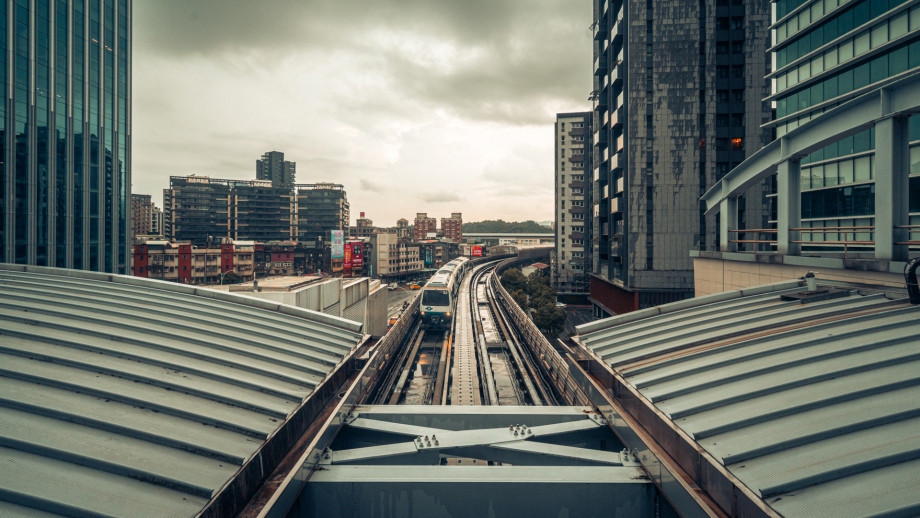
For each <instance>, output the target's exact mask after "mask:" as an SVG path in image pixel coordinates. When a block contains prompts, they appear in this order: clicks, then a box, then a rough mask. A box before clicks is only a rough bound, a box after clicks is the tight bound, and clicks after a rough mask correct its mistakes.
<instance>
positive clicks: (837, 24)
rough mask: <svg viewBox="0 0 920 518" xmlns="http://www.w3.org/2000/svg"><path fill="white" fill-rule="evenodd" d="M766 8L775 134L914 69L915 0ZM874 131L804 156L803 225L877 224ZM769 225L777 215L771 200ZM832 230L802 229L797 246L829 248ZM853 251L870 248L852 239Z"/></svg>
mask: <svg viewBox="0 0 920 518" xmlns="http://www.w3.org/2000/svg"><path fill="white" fill-rule="evenodd" d="M773 5H774V7H773V25H772V29H773V47H772V48H771V49H770V50H771V51H772V56H773V65H774V66H773V72H772V73H770V74H768V76H767V77H768V78H769V79H771V80H772V92H771V95H770V96H769V97H768V98H767V100H768V101H773V102H774V104H775V107H776V111H775V117H774V120H773V122H772V123H771V124H770V126H773V127H775V128H776V134H777V136H778V137H782V136H783V135H785V134H786V133H788V132H789V131H792V130H793V129H795V128H797V127H798V126H799V125H801V124H804V123H805V122H808V121H810V120H812V119H814V118H816V117H819V116H820V115H821V114H823V113H824V112H826V111H828V110H830V109H832V108H835V107H837V106H839V105H841V104H843V103H845V102H847V101H849V100H850V99H853V98H854V97H857V96H859V95H861V94H864V93H866V92H869V91H871V90H874V89H876V88H879V87H881V86H884V85H886V84H888V83H891V82H894V81H896V80H898V79H900V78H902V77H904V76H905V75H907V74H911V73H914V72H916V71H917V69H918V68H920V2H917V1H916V0H849V1H847V0H780V1H778V2H775V3H774V4H773ZM908 132H909V137H908V138H909V140H910V151H909V153H910V165H909V167H910V224H912V225H917V224H920V117H916V116H914V117H911V118H910V121H909V130H908ZM875 148H876V142H875V129H874V128H871V129H868V130H865V131H863V132H861V133H858V134H856V135H852V136H849V137H846V138H844V139H841V140H839V141H837V142H834V143H832V144H830V145H828V146H826V147H824V148H823V149H821V150H819V151H816V152H814V153H811V154H809V155H808V156H807V157H804V158H803V159H802V161H801V192H802V205H801V217H802V221H801V224H802V227H805V228H809V227H810V228H830V229H834V228H836V229H840V228H847V227H860V228H865V229H866V231H865V232H862V233H856V234H849V235H848V236H847V237H848V239H853V240H860V241H866V240H871V239H872V235H871V232H870V231H869V230H868V229H869V228H870V227H872V226H873V225H874V224H875V221H874V220H875V206H876V200H875ZM771 212H772V214H773V216H772V218H771V224H774V225H775V222H776V200H775V199H774V200H773V202H772V210H771ZM842 235H843V234H839V235H838V233H837V232H836V231H835V230H829V231H828V232H827V233H824V234H822V233H816V232H814V231H812V232H810V233H803V234H802V239H803V240H810V241H816V242H821V244H816V245H814V246H809V245H804V246H803V252H808V251H814V252H821V251H833V250H832V249H833V248H834V247H831V248H830V249H828V248H827V246H826V243H824V242H825V241H827V240H834V239H837V238H839V239H843V238H842V237H840V236H842ZM849 248H850V250H852V249H854V248H855V249H857V250H858V249H859V248H863V249H864V250H866V251H869V250H871V249H872V246H871V245H856V246H853V245H850V247H849Z"/></svg>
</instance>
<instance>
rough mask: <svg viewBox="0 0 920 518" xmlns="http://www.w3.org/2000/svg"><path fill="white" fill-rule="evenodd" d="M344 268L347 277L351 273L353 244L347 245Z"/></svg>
mask: <svg viewBox="0 0 920 518" xmlns="http://www.w3.org/2000/svg"><path fill="white" fill-rule="evenodd" d="M342 266H344V267H345V274H346V275H348V274H349V273H351V243H348V244H347V245H345V262H344V263H342Z"/></svg>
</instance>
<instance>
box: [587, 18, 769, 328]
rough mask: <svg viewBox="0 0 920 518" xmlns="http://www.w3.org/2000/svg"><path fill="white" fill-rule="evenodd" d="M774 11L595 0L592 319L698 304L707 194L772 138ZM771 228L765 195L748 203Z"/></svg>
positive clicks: (752, 222) (755, 221) (748, 217)
mask: <svg viewBox="0 0 920 518" xmlns="http://www.w3.org/2000/svg"><path fill="white" fill-rule="evenodd" d="M770 12H771V3H770V2H768V1H766V0H654V1H653V0H645V1H633V2H620V1H612V0H594V24H593V25H592V28H593V30H594V58H595V59H594V91H593V92H592V94H591V97H592V99H594V100H595V105H594V107H595V110H594V113H595V121H594V122H595V124H594V131H595V137H594V150H595V162H594V181H595V192H597V193H599V196H598V197H596V198H595V200H594V213H595V217H594V221H595V226H594V236H593V238H594V254H593V255H594V263H593V268H592V269H593V271H592V275H591V279H590V281H591V287H590V293H591V299H592V302H593V304H594V309H595V315H596V316H605V315H609V314H611V313H624V312H628V311H634V310H636V309H640V308H645V307H651V306H654V305H657V304H663V303H666V302H671V301H675V300H681V299H683V298H686V297H690V296H692V295H693V270H692V268H693V263H692V261H691V259H690V256H689V251H690V250H715V249H717V248H718V245H719V243H713V242H709V241H707V240H706V235H707V233H709V234H710V235H712V232H714V230H715V228H716V225H717V218H716V217H713V216H709V217H707V216H705V215H704V211H703V209H702V207H701V206H700V202H699V198H700V196H701V195H702V194H703V193H704V192H705V191H706V190H707V189H708V188H709V187H710V186H712V185H713V184H714V183H715V182H716V180H717V179H719V178H721V177H722V176H724V175H725V174H726V173H728V171H729V170H731V169H732V168H733V167H735V166H736V165H737V164H739V163H740V162H742V161H743V160H744V159H745V158H746V157H747V156H750V155H751V154H753V153H754V152H756V151H757V150H758V149H760V148H761V147H762V146H763V145H765V144H766V143H767V142H769V141H770V140H772V130H771V129H769V128H766V129H765V128H762V127H761V126H762V125H763V124H764V123H767V122H769V121H770V120H771V119H772V113H771V107H770V105H769V103H766V102H764V101H763V98H764V94H765V92H769V81H767V80H766V79H765V78H764V75H765V74H766V73H769V71H770V63H769V61H767V59H766V57H767V54H766V50H767V48H768V47H769V44H770V36H769V30H768V27H769V26H770ZM739 205H740V206H741V207H742V210H741V211H740V212H741V215H740V216H739V219H740V220H741V225H742V227H743V228H764V227H766V226H767V225H768V220H769V210H768V204H766V203H765V201H764V186H759V187H757V188H755V189H752V190H750V191H749V192H748V193H747V194H746V195H745V196H744V198H743V199H741V200H739Z"/></svg>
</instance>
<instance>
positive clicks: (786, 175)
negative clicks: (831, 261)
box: [776, 156, 802, 255]
mask: <svg viewBox="0 0 920 518" xmlns="http://www.w3.org/2000/svg"><path fill="white" fill-rule="evenodd" d="M800 165H801V162H800V160H799V157H797V156H794V157H791V158H789V159H788V160H784V161H783V162H780V163H779V166H778V167H777V171H776V191H777V194H776V230H777V234H776V251H777V252H779V253H780V254H783V255H799V250H800V249H801V247H800V246H799V245H798V244H796V243H792V241H795V239H793V235H792V232H791V231H790V230H789V229H790V228H798V227H799V226H801V224H802V169H801V167H800Z"/></svg>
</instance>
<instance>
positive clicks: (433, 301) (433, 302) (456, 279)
mask: <svg viewBox="0 0 920 518" xmlns="http://www.w3.org/2000/svg"><path fill="white" fill-rule="evenodd" d="M469 268H470V260H469V259H468V258H466V257H458V258H457V259H454V260H453V261H451V262H449V263H447V264H445V265H444V266H443V267H442V268H441V269H440V270H438V271H437V272H436V273H435V274H434V275H432V276H431V279H429V280H428V282H427V283H426V284H425V287H424V288H422V294H421V297H422V299H421V301H420V303H419V311H420V312H421V315H422V325H424V326H425V328H426V329H447V328H449V327H450V323H451V321H452V319H453V315H454V312H455V311H456V309H457V294H458V293H459V292H460V283H461V281H463V276H464V275H466V272H467V271H468V270H469Z"/></svg>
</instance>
